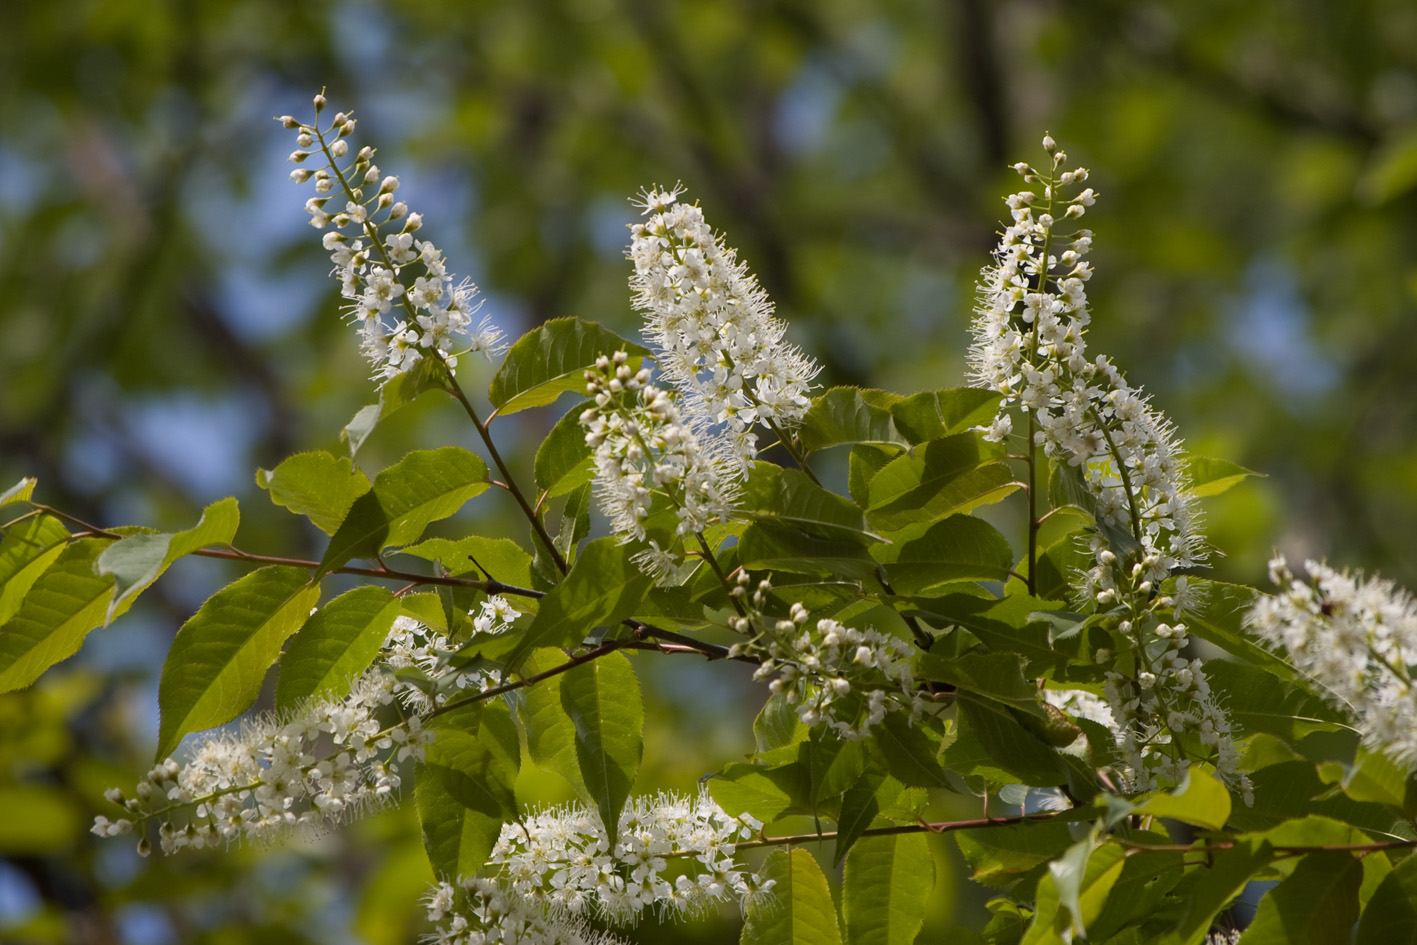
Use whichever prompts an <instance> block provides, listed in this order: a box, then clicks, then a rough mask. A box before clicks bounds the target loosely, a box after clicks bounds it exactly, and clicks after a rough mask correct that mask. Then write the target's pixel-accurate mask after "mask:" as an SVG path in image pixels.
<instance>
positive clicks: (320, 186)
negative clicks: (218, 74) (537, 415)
mask: <svg viewBox="0 0 1417 945" xmlns="http://www.w3.org/2000/svg"><path fill="white" fill-rule="evenodd" d="M324 104H325V99H324V96H323V95H320V96H316V98H315V114H316V120H315V123H314V124H312V125H306V124H302V123H300V122H298V121H296V120H295V119H294V118H292V117H290V116H289V115H287V116H284V117H282V118H281V119H279V120H280V121H281V122H282V124H284V125H285V127H286V128H289V129H291V130H293V131H295V132H296V142H297V144H298V145H299V147H298V149H297V150H296V151H294V152H293V153H292V154H291V155H290V160H292V161H294V162H295V163H297V164H302V165H303V164H305V162H306V161H307V160H309V158H310V157H312V156H314V155H316V154H320V155H322V156H323V157H324V158H325V161H326V164H325V166H324V167H322V168H318V169H315V170H312V169H310V168H308V167H303V166H302V167H298V168H296V169H295V170H294V171H292V172H291V174H290V179H291V180H293V181H295V182H296V183H301V184H303V183H305V182H306V181H310V180H313V181H314V184H315V196H314V197H311V198H310V199H309V200H308V201H306V203H305V210H306V212H307V213H309V214H310V225H311V226H314V227H315V228H316V229H321V230H323V229H325V228H327V227H332V229H330V230H329V232H327V233H325V237H324V245H325V249H326V250H328V251H329V252H330V254H331V255H330V259H331V260H333V262H334V264H335V273H336V274H337V275H338V277H339V280H340V285H341V293H342V294H343V296H344V297H345V298H346V299H348V300H349V302H348V306H347V314H348V317H349V318H350V320H351V321H353V322H354V323H355V324H356V325H357V326H358V328H359V334H360V339H361V341H360V347H361V350H362V351H363V352H364V355H365V357H367V358H368V359H369V361H370V363H371V364H372V365H373V368H374V376H375V378H376V379H377V380H379V382H380V383H381V384H382V383H384V382H386V381H388V380H389V379H390V378H393V377H396V376H398V375H399V374H404V373H407V372H408V371H411V370H413V369H414V368H415V367H417V366H418V364H419V363H420V362H421V361H423V360H424V359H425V358H428V357H436V358H438V359H440V360H441V361H442V362H443V363H444V364H446V365H447V366H448V368H449V369H453V368H455V367H456V366H457V360H458V355H459V354H461V353H464V352H468V351H480V352H483V353H484V354H485V355H487V356H488V357H489V358H490V357H493V356H495V354H496V353H497V351H498V349H499V347H500V342H501V337H502V333H501V332H500V331H499V330H498V329H496V328H495V327H492V326H491V325H490V324H489V322H488V320H487V319H485V318H484V319H483V320H482V322H481V323H480V324H479V325H478V326H477V327H476V328H473V327H472V319H473V315H474V314H476V312H477V309H478V307H479V305H480V303H476V304H474V302H473V297H474V296H475V295H476V294H477V286H475V285H473V284H472V282H471V281H470V280H464V281H463V282H461V283H459V284H457V285H454V283H453V277H452V276H451V275H450V274H449V273H448V271H447V266H446V265H445V263H444V260H443V254H442V252H441V251H440V250H439V249H438V248H437V247H436V246H434V245H433V244H432V243H431V242H429V241H428V240H419V239H415V237H414V234H415V233H417V232H418V230H419V229H420V228H421V227H422V225H423V219H422V217H421V216H420V215H419V214H417V213H409V211H408V207H407V205H406V204H404V202H403V201H401V200H397V199H395V196H394V194H395V193H396V192H397V191H398V187H399V181H398V178H397V177H381V175H380V171H379V168H378V166H376V165H375V164H374V149H373V148H369V147H365V148H362V149H361V150H360V151H359V153H358V154H356V155H355V157H354V159H353V160H352V161H350V162H348V163H347V164H346V165H345V166H344V167H341V166H340V161H342V160H344V159H345V158H346V156H347V155H348V153H349V143H348V141H347V140H346V139H347V138H348V137H349V135H351V134H352V133H353V132H354V124H355V120H354V118H353V117H352V116H350V115H347V114H345V113H344V112H340V113H339V114H337V115H335V116H334V119H333V120H332V121H331V122H330V124H329V125H328V126H326V127H325V128H323V129H322V128H321V127H320V124H319V114H320V112H321V110H323V108H324ZM366 191H369V193H368V194H367V195H366ZM400 221H402V222H400ZM346 230H347V231H349V232H341V231H346ZM416 273H421V274H416ZM396 309H397V310H396Z"/></svg>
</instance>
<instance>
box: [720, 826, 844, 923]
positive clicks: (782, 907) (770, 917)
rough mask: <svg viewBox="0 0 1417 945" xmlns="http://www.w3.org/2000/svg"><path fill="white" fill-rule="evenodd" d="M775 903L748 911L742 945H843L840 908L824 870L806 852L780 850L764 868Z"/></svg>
mask: <svg viewBox="0 0 1417 945" xmlns="http://www.w3.org/2000/svg"><path fill="white" fill-rule="evenodd" d="M762 874H763V876H764V878H766V879H771V880H773V881H774V882H775V883H776V884H777V885H776V887H775V889H774V893H775V894H776V895H775V897H774V899H773V900H772V901H769V902H767V903H762V904H759V905H757V906H756V907H750V908H749V909H748V916H747V921H746V922H745V923H744V924H743V936H742V938H741V939H740V940H739V941H740V942H741V945H832V943H836V945H840V942H841V929H840V928H839V927H838V926H837V922H836V907H835V906H834V905H833V904H832V894H831V890H830V889H829V888H827V878H826V877H825V876H824V875H822V868H821V867H820V866H818V865H817V861H816V860H814V859H813V858H812V854H810V853H808V852H807V851H806V850H802V849H796V850H791V851H785V850H778V851H776V852H774V853H772V854H771V855H769V856H768V859H767V862H766V863H765V864H763V869H762Z"/></svg>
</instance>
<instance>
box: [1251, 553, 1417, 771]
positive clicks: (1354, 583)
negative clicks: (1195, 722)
mask: <svg viewBox="0 0 1417 945" xmlns="http://www.w3.org/2000/svg"><path fill="white" fill-rule="evenodd" d="M1304 570H1305V571H1306V572H1307V573H1308V580H1307V581H1302V580H1299V579H1298V578H1296V577H1295V576H1294V575H1293V574H1292V573H1291V572H1290V570H1289V566H1288V563H1287V562H1286V561H1285V560H1284V558H1283V557H1276V558H1275V559H1274V560H1273V561H1271V562H1270V566H1269V571H1270V576H1271V578H1272V579H1273V580H1274V582H1275V583H1276V584H1277V585H1278V586H1279V593H1277V594H1276V595H1275V596H1273V597H1262V598H1260V599H1259V600H1258V601H1256V603H1255V605H1254V607H1252V608H1251V609H1250V612H1249V613H1248V614H1247V615H1246V618H1245V620H1246V625H1247V626H1248V627H1249V628H1250V629H1252V630H1253V631H1254V632H1255V633H1256V634H1257V635H1259V636H1260V637H1261V638H1262V639H1263V640H1265V641H1266V642H1267V643H1269V644H1270V645H1271V646H1276V647H1283V649H1284V650H1285V651H1286V652H1287V653H1288V654H1289V658H1290V659H1291V660H1292V661H1293V663H1294V665H1295V666H1296V667H1298V668H1299V669H1301V670H1303V671H1304V672H1306V673H1308V674H1309V675H1310V676H1312V677H1313V678H1314V680H1315V681H1317V682H1318V683H1319V684H1320V685H1322V686H1323V687H1324V689H1326V690H1327V691H1328V693H1329V695H1330V696H1331V698H1332V699H1333V701H1335V702H1337V703H1339V704H1340V705H1346V706H1348V707H1349V708H1351V709H1352V710H1353V712H1354V714H1355V715H1356V716H1357V717H1358V726H1359V729H1360V730H1361V731H1362V732H1363V738H1364V741H1365V742H1366V743H1367V744H1368V745H1369V747H1371V748H1373V749H1375V750H1379V751H1384V752H1387V753H1388V754H1389V755H1390V756H1391V757H1392V758H1393V759H1395V760H1396V761H1398V762H1399V763H1401V764H1404V765H1406V766H1407V767H1408V768H1409V769H1411V768H1414V767H1417V689H1414V687H1413V684H1412V667H1413V665H1414V664H1417V602H1414V601H1413V599H1412V596H1411V595H1410V594H1408V593H1407V592H1406V591H1403V590H1400V589H1399V588H1397V587H1394V586H1393V584H1392V583H1391V582H1389V581H1385V580H1382V579H1381V578H1376V577H1374V578H1367V579H1364V578H1363V577H1362V576H1361V575H1359V576H1356V577H1355V576H1352V575H1350V574H1348V573H1347V572H1340V571H1335V570H1334V569H1333V568H1330V567H1328V566H1327V565H1324V564H1319V563H1317V562H1314V561H1306V562H1305V563H1304Z"/></svg>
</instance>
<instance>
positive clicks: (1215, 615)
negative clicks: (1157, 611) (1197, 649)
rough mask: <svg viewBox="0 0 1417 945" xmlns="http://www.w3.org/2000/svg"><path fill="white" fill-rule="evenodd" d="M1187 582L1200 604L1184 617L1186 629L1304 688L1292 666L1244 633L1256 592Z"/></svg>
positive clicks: (1215, 583) (1200, 581)
mask: <svg viewBox="0 0 1417 945" xmlns="http://www.w3.org/2000/svg"><path fill="white" fill-rule="evenodd" d="M1169 583H1170V582H1168V584H1169ZM1188 583H1189V585H1190V587H1189V590H1190V591H1192V592H1194V595H1195V599H1196V600H1197V601H1199V605H1198V606H1197V607H1196V608H1195V609H1194V610H1192V611H1190V612H1189V613H1187V615H1186V626H1187V627H1188V628H1189V629H1190V631H1191V633H1193V634H1195V635H1196V636H1198V637H1200V638H1201V639H1202V640H1205V641H1207V642H1209V643H1214V644H1215V645H1216V646H1218V647H1220V648H1221V649H1222V650H1225V651H1226V652H1227V653H1233V654H1234V655H1235V656H1238V657H1240V658H1241V659H1243V660H1244V661H1245V662H1247V663H1253V664H1254V665H1256V666H1258V667H1260V668H1261V669H1265V670H1267V671H1269V672H1270V673H1273V674H1274V675H1275V676H1278V677H1279V678H1280V679H1283V680H1284V681H1286V682H1289V683H1293V684H1295V685H1298V686H1300V687H1302V686H1303V685H1304V678H1303V676H1302V675H1300V673H1299V672H1298V671H1297V670H1296V669H1294V667H1293V666H1290V665H1289V663H1288V662H1286V661H1285V660H1284V659H1283V658H1281V657H1279V656H1277V655H1275V654H1274V653H1271V652H1270V651H1269V650H1267V649H1265V648H1264V647H1262V646H1260V645H1259V644H1257V643H1255V641H1254V637H1253V635H1251V634H1250V633H1249V632H1247V631H1246V630H1245V627H1244V619H1245V614H1247V613H1248V612H1249V610H1250V608H1251V607H1253V606H1254V603H1255V600H1256V599H1257V598H1258V597H1259V593H1258V592H1257V591H1255V590H1254V589H1253V588H1249V587H1245V586H1244V585H1242V584H1226V583H1225V582H1223V581H1210V580H1205V579H1203V578H1190V579H1189V580H1188Z"/></svg>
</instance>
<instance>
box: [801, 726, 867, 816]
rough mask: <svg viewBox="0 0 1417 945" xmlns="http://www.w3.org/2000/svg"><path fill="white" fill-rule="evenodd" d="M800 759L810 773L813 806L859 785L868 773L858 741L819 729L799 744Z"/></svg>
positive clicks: (808, 774) (808, 773)
mask: <svg viewBox="0 0 1417 945" xmlns="http://www.w3.org/2000/svg"><path fill="white" fill-rule="evenodd" d="M797 758H798V761H799V763H800V764H801V765H802V767H803V769H805V770H806V772H807V784H808V792H809V794H808V796H809V797H810V798H811V800H812V804H813V805H814V809H815V805H818V804H820V803H821V802H822V801H824V800H827V799H828V798H833V797H837V796H838V795H840V794H843V793H845V792H846V789H847V788H849V787H851V785H853V784H855V783H856V780H857V779H858V778H860V777H861V774H862V772H863V771H864V770H865V765H866V753H865V750H864V748H863V747H862V745H861V743H860V742H858V741H846V740H844V739H842V738H840V737H838V736H837V735H836V734H835V733H834V732H832V731H830V730H828V729H826V728H825V727H823V728H820V729H818V730H816V731H814V732H813V733H812V736H811V738H809V739H807V740H806V741H803V742H799V743H798V744H797Z"/></svg>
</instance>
